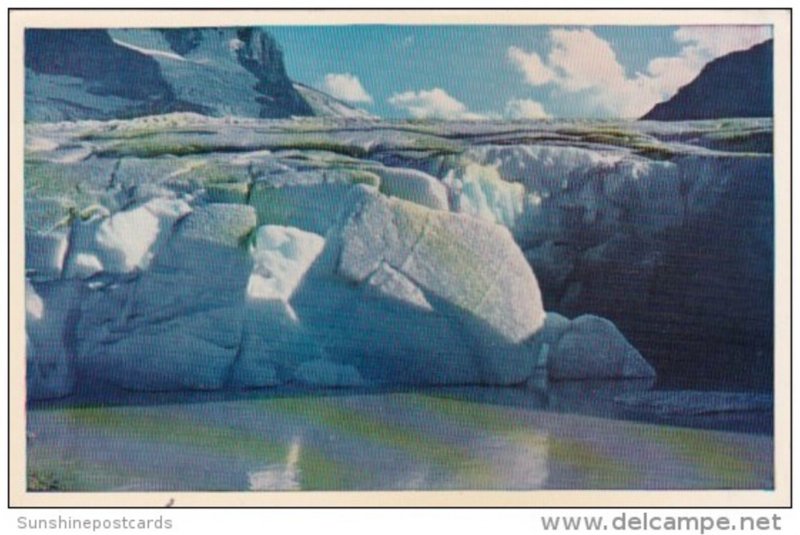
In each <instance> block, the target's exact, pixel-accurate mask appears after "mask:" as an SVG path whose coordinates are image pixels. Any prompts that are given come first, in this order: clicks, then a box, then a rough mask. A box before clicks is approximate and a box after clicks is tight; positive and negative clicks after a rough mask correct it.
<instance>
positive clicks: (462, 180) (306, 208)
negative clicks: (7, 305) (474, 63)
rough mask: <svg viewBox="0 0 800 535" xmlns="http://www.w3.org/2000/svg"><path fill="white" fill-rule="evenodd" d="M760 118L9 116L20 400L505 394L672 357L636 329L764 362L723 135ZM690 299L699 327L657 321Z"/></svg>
mask: <svg viewBox="0 0 800 535" xmlns="http://www.w3.org/2000/svg"><path fill="white" fill-rule="evenodd" d="M132 36H133V34H131V35H128V36H127V37H128V38H129V40H128V41H125V42H126V43H128V44H133V45H135V46H139V47H145V48H148V49H152V50H156V49H158V46H144V45H143V44H142V43H139V44H136V43H134V42H133V41H131V40H130V38H132ZM119 38H120V39H122V37H119ZM161 44H162V45H163V43H161ZM159 46H161V45H159ZM161 60H163V61H164V62H167V61H175V60H174V58H173V59H169V58H161V59H159V61H161ZM770 130H771V125H770V124H768V123H765V122H763V121H761V122H759V121H738V120H737V121H728V122H709V123H691V124H690V123H686V124H675V125H659V124H650V123H647V124H645V123H624V124H623V123H618V124H593V123H585V124H583V123H563V124H561V123H556V122H552V123H550V122H547V123H515V124H513V125H509V124H503V123H493V122H485V123H474V122H473V123H458V122H447V123H435V124H429V123H422V122H410V123H388V122H386V123H384V122H380V121H375V120H364V119H356V118H353V119H349V120H347V121H343V122H337V121H335V120H316V119H309V120H305V119H304V120H259V119H254V118H246V119H245V118H238V117H219V118H213V117H204V116H201V115H197V114H192V113H181V114H173V115H166V116H159V117H147V118H139V119H133V120H112V121H105V122H104V121H84V122H81V121H78V122H64V123H31V124H28V125H27V126H26V139H29V140H30V141H31V143H29V145H28V147H27V149H26V150H27V153H26V158H27V160H26V166H25V186H26V197H25V214H26V250H25V255H26V258H25V265H26V277H27V279H28V281H29V286H28V290H27V292H28V293H29V294H30V296H31V299H30V311H29V313H28V314H27V316H28V323H27V327H26V331H27V335H28V341H29V344H28V348H29V349H28V357H29V358H28V360H29V368H28V370H29V374H28V384H29V393H30V396H31V398H35V397H48V396H58V395H64V394H66V393H69V392H70V391H72V389H73V388H84V387H85V388H92V387H93V386H94V385H100V384H106V383H107V384H110V385H114V386H116V387H122V388H127V389H137V390H181V389H220V388H259V387H266V386H271V385H280V384H287V383H289V384H302V385H304V387H307V388H312V387H328V386H354V385H374V384H397V383H412V384H491V385H510V384H522V383H525V382H526V381H527V380H528V379H529V377H530V376H531V374H534V373H535V370H536V368H541V369H547V370H548V374H549V375H550V376H551V377H552V378H554V379H564V380H567V379H586V378H599V377H603V378H608V377H632V376H650V375H652V373H653V369H654V368H656V369H658V370H659V371H661V370H663V369H665V367H669V366H671V364H670V362H671V361H672V360H675V359H678V358H679V357H681V358H684V361H683V363H682V366H683V368H684V369H685V365H688V364H689V363H691V362H693V361H692V360H691V359H693V358H695V355H694V354H692V353H688V352H686V355H687V356H685V357H682V355H683V353H684V352H683V351H681V352H679V353H678V352H674V353H671V354H669V355H668V358H667V357H664V353H663V351H662V354H661V355H660V356H659V353H658V351H656V352H653V350H652V347H647V346H646V345H642V344H643V343H644V344H647V343H650V342H652V341H653V340H654V339H655V337H656V336H657V335H658V333H655V334H653V333H651V332H645V331H644V329H643V328H642V326H643V325H644V324H645V323H646V324H647V325H651V326H652V325H658V326H659V331H662V330H663V331H664V332H665V333H668V334H669V336H666V337H665V338H663V339H662V340H661V342H659V343H661V348H662V349H663V348H664V347H667V348H669V347H671V346H672V345H674V344H683V345H682V347H687V348H688V347H690V346H691V344H692V343H693V340H698V339H704V338H703V337H704V336H706V332H708V333H712V334H709V335H708V336H713V337H715V338H714V339H715V340H716V339H720V340H724V339H726V336H727V334H726V333H732V332H735V333H740V334H741V336H739V335H738V334H737V336H738V337H737V338H736V340H734V342H735V343H734V342H731V343H730V344H728V345H722V346H720V347H721V349H723V350H722V351H720V352H719V355H717V354H714V355H710V356H709V355H705V356H703V357H702V358H703V359H705V360H713V359H718V360H719V361H720V362H722V361H723V360H724V359H725V358H726V356H725V355H726V354H731V352H733V351H737V352H740V353H749V354H752V355H756V357H754V358H762V357H761V356H759V355H771V352H770V351H769V348H770V347H771V346H769V340H770V338H769V336H770V335H771V332H772V330H771V318H772V316H771V311H772V307H771V306H768V305H769V304H770V302H769V299H770V297H769V296H770V295H771V293H770V291H769V290H770V289H771V288H772V284H771V282H772V278H771V277H772V271H771V270H772V265H771V263H770V259H771V258H772V256H773V255H772V251H773V244H772V241H771V233H770V232H771V229H772V219H771V218H772V210H771V209H769V208H770V207H771V197H770V196H771V195H772V193H771V191H772V190H771V188H770V187H769V186H771V183H770V181H768V180H764V177H768V176H770V175H769V173H770V170H771V165H772V157H771V155H770V154H768V153H766V152H752V151H751V150H750V149H748V150H746V151H745V150H743V149H742V147H743V146H744V147H751V148H752V147H754V145H752V144H747V143H745V144H744V145H742V144H741V143H740V142H739V141H736V140H741V138H742V137H747V136H749V135H750V133H751V132H754V133H755V134H754V135H756V134H757V135H763V133H764V132H766V131H770ZM27 134H29V135H27ZM720 136H721V137H720ZM712 138H713V139H712ZM726 139H730V140H733V141H730V142H727V141H725V140H726ZM712 141H713V142H712ZM712 230H713V232H712ZM696 251H703V252H704V254H703V255H698V254H696ZM732 290H733V291H732ZM698 295H703V296H706V297H707V298H700V299H698V298H697V296H698ZM545 310H547V311H548V314H547V315H545V312H544V311H545ZM686 311H691V312H692V313H693V314H694V315H693V318H694V319H696V325H680V326H677V325H676V324H675V322H671V321H669V320H670V318H674V317H679V316H680V315H681V314H684V313H686ZM559 314H560V315H561V316H558V315H559ZM568 318H569V319H568ZM639 318H641V320H639ZM678 329H684V330H685V329H688V330H690V331H691V332H687V335H686V336H685V337H681V336H680V335H681V332H678ZM623 333H624V334H623ZM759 348H760V349H759ZM656 349H657V350H658V347H656ZM654 355H656V357H655V358H656V359H658V358H660V360H654ZM645 359H646V360H645ZM763 359H766V357H763V358H762V360H763ZM705 360H704V362H705ZM647 361H651V362H652V365H651V364H650V363H648V362H647ZM759 362H761V361H759ZM709 367H710V364H709ZM751 368H755V369H761V368H760V367H758V366H756V367H752V366H751ZM720 369H724V368H720ZM764 369H768V367H765V368H764ZM765 373H766V372H765Z"/></svg>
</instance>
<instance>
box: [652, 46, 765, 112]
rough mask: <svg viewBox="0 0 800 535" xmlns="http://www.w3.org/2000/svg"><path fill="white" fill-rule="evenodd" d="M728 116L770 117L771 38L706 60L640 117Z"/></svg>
mask: <svg viewBox="0 0 800 535" xmlns="http://www.w3.org/2000/svg"><path fill="white" fill-rule="evenodd" d="M730 117H772V40H769V41H765V42H763V43H761V44H759V45H756V46H754V47H752V48H750V49H749V50H743V51H740V52H732V53H730V54H728V55H725V56H722V57H720V58H717V59H715V60H714V61H712V62H710V63H709V64H708V65H706V66H705V67H704V68H703V70H702V71H701V72H700V74H699V75H698V76H697V78H695V79H694V80H692V81H691V82H690V83H689V84H687V85H685V86H684V87H682V88H681V89H680V90H679V91H678V92H677V93H676V94H675V96H673V97H672V98H671V99H669V100H668V101H666V102H662V103H660V104H657V105H656V106H655V107H653V109H652V110H650V111H649V112H647V114H645V115H644V117H642V119H643V120H654V121H686V120H693V119H722V118H730Z"/></svg>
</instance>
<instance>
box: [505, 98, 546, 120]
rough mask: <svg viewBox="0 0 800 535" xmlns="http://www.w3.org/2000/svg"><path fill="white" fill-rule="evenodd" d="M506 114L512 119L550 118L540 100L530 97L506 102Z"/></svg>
mask: <svg viewBox="0 0 800 535" xmlns="http://www.w3.org/2000/svg"><path fill="white" fill-rule="evenodd" d="M506 115H507V116H508V117H509V118H511V119H548V118H549V117H550V115H549V114H548V113H547V112H546V111H545V110H544V106H542V104H541V103H540V102H536V101H535V100H530V99H512V100H509V101H508V102H507V103H506Z"/></svg>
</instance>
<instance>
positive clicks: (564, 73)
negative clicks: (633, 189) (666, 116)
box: [507, 26, 771, 117]
mask: <svg viewBox="0 0 800 535" xmlns="http://www.w3.org/2000/svg"><path fill="white" fill-rule="evenodd" d="M673 37H674V39H675V41H676V42H678V43H680V44H681V46H682V48H681V50H680V52H679V53H678V54H677V55H675V56H669V57H660V58H655V59H653V60H652V61H650V63H649V64H648V66H647V69H646V72H643V73H642V72H637V73H635V74H634V75H632V76H629V75H628V74H626V72H625V68H624V67H623V66H622V65H621V64H620V63H619V61H618V60H617V57H616V54H615V52H614V50H613V48H612V47H611V45H610V44H609V43H608V42H607V41H605V40H604V39H601V38H600V37H598V36H597V35H596V34H595V33H594V32H593V31H592V30H590V29H580V30H565V29H554V30H551V31H550V34H549V39H550V43H549V44H550V50H549V52H548V54H547V57H546V58H544V59H543V58H542V57H541V56H540V55H539V54H537V53H535V52H526V51H524V50H522V49H520V48H518V47H514V46H512V47H510V48H509V49H508V51H507V56H508V59H509V61H510V62H511V63H512V64H513V65H514V66H515V67H517V69H518V70H519V71H520V72H521V73H522V74H523V76H524V78H525V81H526V82H527V83H528V84H530V85H533V86H541V85H546V84H550V85H552V86H554V87H555V88H556V89H559V90H561V91H563V92H566V93H580V94H581V96H583V97H585V98H584V100H583V102H584V104H585V106H587V108H588V109H587V110H582V111H584V112H594V113H599V114H602V115H609V116H617V117H639V116H641V115H643V114H644V113H646V112H647V111H648V110H649V109H650V108H652V107H653V106H654V105H655V104H657V103H658V102H661V101H664V100H666V99H668V98H669V97H671V96H672V95H674V94H675V92H676V91H677V90H678V89H679V88H680V87H681V86H684V85H686V84H687V83H689V82H690V81H691V80H692V79H694V78H695V77H696V76H697V75H698V74H699V73H700V71H701V70H702V68H703V66H704V65H705V64H706V63H708V62H709V61H711V60H712V59H714V58H717V57H719V56H722V55H725V54H728V53H730V52H733V51H735V50H742V49H746V48H749V47H751V46H753V45H755V44H757V43H760V42H762V41H764V40H766V39H769V38H770V37H771V32H770V28H769V27H765V26H687V27H681V28H679V29H678V30H676V31H675V34H674V36H673Z"/></svg>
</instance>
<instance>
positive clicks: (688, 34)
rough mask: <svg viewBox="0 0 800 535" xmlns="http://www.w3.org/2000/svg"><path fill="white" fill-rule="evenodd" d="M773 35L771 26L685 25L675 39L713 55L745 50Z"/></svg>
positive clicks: (679, 29)
mask: <svg viewBox="0 0 800 535" xmlns="http://www.w3.org/2000/svg"><path fill="white" fill-rule="evenodd" d="M771 37H772V29H771V28H770V27H769V26H683V27H681V28H678V29H677V30H676V31H675V40H676V41H678V42H679V43H687V44H688V45H689V46H694V47H697V48H698V49H701V50H704V51H707V52H708V53H709V54H711V55H712V56H713V57H719V56H724V55H725V54H728V53H730V52H734V51H736V50H744V49H746V48H750V47H751V46H753V45H757V44H758V43H763V42H764V41H766V40H767V39H770V38H771Z"/></svg>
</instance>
